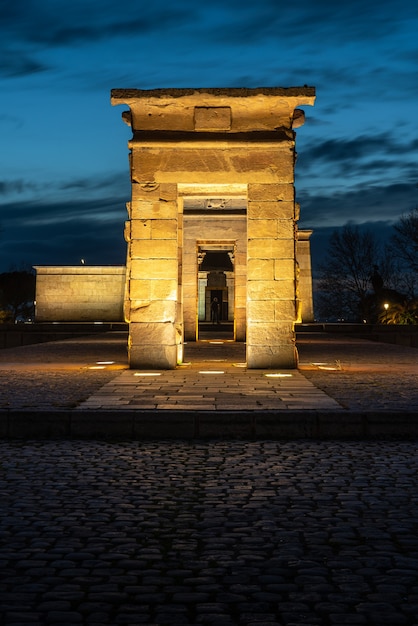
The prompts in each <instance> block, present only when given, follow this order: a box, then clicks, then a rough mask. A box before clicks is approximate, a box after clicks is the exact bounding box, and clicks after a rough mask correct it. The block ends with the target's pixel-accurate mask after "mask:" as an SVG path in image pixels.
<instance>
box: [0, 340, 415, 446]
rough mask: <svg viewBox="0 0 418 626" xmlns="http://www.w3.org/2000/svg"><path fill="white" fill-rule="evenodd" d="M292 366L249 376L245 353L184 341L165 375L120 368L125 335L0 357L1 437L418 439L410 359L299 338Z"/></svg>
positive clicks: (382, 347)
mask: <svg viewBox="0 0 418 626" xmlns="http://www.w3.org/2000/svg"><path fill="white" fill-rule="evenodd" d="M297 346H298V350H299V355H300V363H299V369H298V370H291V371H286V370H284V371H280V370H271V371H270V370H247V369H246V366H245V362H244V361H245V346H244V344H236V343H233V342H223V343H222V342H220V341H210V342H209V341H207V342H199V343H191V344H187V345H186V346H185V363H184V364H183V365H181V366H179V367H177V369H175V370H169V371H134V370H129V369H128V363H127V353H126V334H125V333H123V332H116V331H112V332H108V333H103V334H100V335H95V336H87V337H83V338H80V337H78V338H76V339H70V340H63V341H56V342H52V343H48V344H38V345H31V346H26V347H22V348H14V349H4V350H0V437H34V436H41V437H45V436H48V437H53V436H55V437H68V436H71V437H93V438H97V437H117V438H119V439H120V438H132V437H134V438H138V437H139V438H143V437H151V438H152V437H175V436H177V437H185V438H193V437H216V436H218V437H227V436H233V437H241V438H242V437H244V438H245V437H251V436H252V437H261V438H266V437H272V438H280V437H285V438H289V437H293V438H294V437H331V438H332V437H338V436H342V437H365V436H417V435H418V420H417V415H418V358H417V355H418V352H417V350H416V349H414V348H404V347H400V346H393V345H389V344H382V343H375V342H372V341H368V340H366V339H358V338H355V337H352V336H350V337H347V336H345V337H344V336H341V335H330V334H325V333H301V334H300V335H298V339H297Z"/></svg>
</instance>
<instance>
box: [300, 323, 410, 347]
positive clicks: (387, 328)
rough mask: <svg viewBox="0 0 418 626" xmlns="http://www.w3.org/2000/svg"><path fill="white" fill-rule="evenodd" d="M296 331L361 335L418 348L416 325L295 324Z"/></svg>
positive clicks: (370, 338)
mask: <svg viewBox="0 0 418 626" xmlns="http://www.w3.org/2000/svg"><path fill="white" fill-rule="evenodd" d="M296 332H299V333H304V332H325V333H339V334H343V335H351V336H352V337H356V336H358V337H361V338H362V339H369V340H370V341H381V342H383V343H391V344H394V345H397V346H406V347H408V348H418V325H413V324H410V325H405V326H403V325H398V324H349V323H348V324H328V323H321V322H317V323H315V324H297V325H296Z"/></svg>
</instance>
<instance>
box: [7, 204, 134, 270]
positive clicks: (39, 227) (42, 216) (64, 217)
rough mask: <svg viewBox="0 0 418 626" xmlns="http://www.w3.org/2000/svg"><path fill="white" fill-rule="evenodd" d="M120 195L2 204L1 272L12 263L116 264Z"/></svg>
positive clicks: (122, 247) (120, 245)
mask: <svg viewBox="0 0 418 626" xmlns="http://www.w3.org/2000/svg"><path fill="white" fill-rule="evenodd" d="M125 201H126V200H125V199H124V198H107V199H101V200H94V201H85V202H77V203H71V202H68V203H57V204H40V203H35V202H32V203H13V204H10V205H3V207H2V220H1V222H0V271H7V270H8V269H9V268H10V267H12V266H13V265H15V266H19V265H21V264H29V265H65V264H77V263H79V260H80V258H85V259H86V262H87V263H88V264H90V265H92V264H99V265H119V264H123V263H124V262H125V256H126V244H125V242H124V239H123V225H124V221H125V219H126V217H127V215H126V209H125Z"/></svg>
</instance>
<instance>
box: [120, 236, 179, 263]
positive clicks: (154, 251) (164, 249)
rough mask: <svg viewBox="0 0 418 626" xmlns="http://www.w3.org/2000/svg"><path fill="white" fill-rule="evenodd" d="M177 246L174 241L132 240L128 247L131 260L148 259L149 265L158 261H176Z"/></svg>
mask: <svg viewBox="0 0 418 626" xmlns="http://www.w3.org/2000/svg"><path fill="white" fill-rule="evenodd" d="M177 252H178V246H177V241H176V240H175V239H142V240H140V241H136V240H133V241H131V245H130V253H131V257H132V259H149V260H150V263H154V262H157V263H158V262H159V260H160V259H177Z"/></svg>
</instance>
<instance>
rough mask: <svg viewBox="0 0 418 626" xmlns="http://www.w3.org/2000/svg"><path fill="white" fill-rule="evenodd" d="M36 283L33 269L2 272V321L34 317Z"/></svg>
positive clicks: (0, 317)
mask: <svg viewBox="0 0 418 626" xmlns="http://www.w3.org/2000/svg"><path fill="white" fill-rule="evenodd" d="M35 284H36V278H35V274H34V273H33V272H32V271H27V270H20V271H19V270H13V271H10V272H4V273H3V274H0V308H1V315H0V322H16V321H18V319H19V318H22V319H26V318H32V317H33V306H34V300H35Z"/></svg>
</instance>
